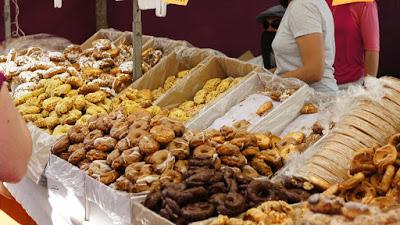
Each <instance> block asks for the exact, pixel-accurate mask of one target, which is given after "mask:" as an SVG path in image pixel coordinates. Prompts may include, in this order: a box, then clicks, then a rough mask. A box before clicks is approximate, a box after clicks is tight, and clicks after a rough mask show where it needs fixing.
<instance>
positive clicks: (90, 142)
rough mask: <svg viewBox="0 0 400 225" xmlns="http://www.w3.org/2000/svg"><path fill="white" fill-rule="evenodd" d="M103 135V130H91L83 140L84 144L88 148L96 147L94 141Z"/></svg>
mask: <svg viewBox="0 0 400 225" xmlns="http://www.w3.org/2000/svg"><path fill="white" fill-rule="evenodd" d="M100 137H103V132H102V131H101V130H92V131H90V132H89V133H88V134H87V135H86V136H85V139H84V140H83V144H84V145H85V149H86V150H91V149H94V141H95V140H96V139H97V138H100Z"/></svg>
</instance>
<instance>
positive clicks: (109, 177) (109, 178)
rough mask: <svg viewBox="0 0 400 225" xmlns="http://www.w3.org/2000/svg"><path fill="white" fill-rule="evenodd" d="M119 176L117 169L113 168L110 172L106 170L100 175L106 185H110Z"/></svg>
mask: <svg viewBox="0 0 400 225" xmlns="http://www.w3.org/2000/svg"><path fill="white" fill-rule="evenodd" d="M118 177H119V173H118V172H117V171H115V170H111V171H109V172H105V173H103V174H101V175H100V178H99V181H100V182H101V183H103V184H105V185H109V184H111V183H114V182H115V181H116V180H117V179H118Z"/></svg>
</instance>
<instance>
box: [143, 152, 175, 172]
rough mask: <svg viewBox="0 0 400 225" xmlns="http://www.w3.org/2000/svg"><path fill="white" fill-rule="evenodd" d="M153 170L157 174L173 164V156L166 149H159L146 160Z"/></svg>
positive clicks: (170, 167)
mask: <svg viewBox="0 0 400 225" xmlns="http://www.w3.org/2000/svg"><path fill="white" fill-rule="evenodd" d="M148 162H149V163H150V164H152V167H153V169H154V171H155V172H156V173H158V174H161V173H163V172H164V171H165V170H168V169H172V168H173V166H174V164H175V158H174V157H173V156H172V154H171V153H170V152H169V151H168V150H160V151H157V152H155V153H154V154H152V155H151V156H150V158H149V160H148Z"/></svg>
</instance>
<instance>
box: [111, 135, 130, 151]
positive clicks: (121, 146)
mask: <svg viewBox="0 0 400 225" xmlns="http://www.w3.org/2000/svg"><path fill="white" fill-rule="evenodd" d="M130 147H132V145H131V143H130V142H129V139H128V138H126V137H125V138H122V139H121V140H119V141H118V142H117V144H116V145H115V149H116V150H119V151H120V152H122V151H124V150H127V149H129V148H130Z"/></svg>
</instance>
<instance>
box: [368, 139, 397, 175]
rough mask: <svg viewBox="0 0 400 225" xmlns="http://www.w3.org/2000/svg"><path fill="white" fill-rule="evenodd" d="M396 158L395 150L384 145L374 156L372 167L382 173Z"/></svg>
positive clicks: (390, 146) (391, 146)
mask: <svg viewBox="0 0 400 225" xmlns="http://www.w3.org/2000/svg"><path fill="white" fill-rule="evenodd" d="M396 158H397V150H396V147H395V146H393V145H385V146H383V147H381V148H378V149H377V150H376V151H375V154H374V158H373V161H374V165H375V166H376V167H377V168H378V170H380V171H383V170H385V169H386V167H387V166H388V165H392V164H393V163H394V162H395V161H396Z"/></svg>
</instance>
